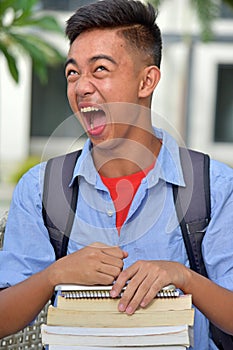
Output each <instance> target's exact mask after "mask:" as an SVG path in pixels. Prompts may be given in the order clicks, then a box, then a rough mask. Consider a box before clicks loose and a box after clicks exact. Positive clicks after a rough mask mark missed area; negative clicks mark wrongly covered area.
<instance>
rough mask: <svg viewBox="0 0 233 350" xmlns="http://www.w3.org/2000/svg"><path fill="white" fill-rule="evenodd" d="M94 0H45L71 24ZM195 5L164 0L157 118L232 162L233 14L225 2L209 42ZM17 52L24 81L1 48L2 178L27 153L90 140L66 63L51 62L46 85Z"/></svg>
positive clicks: (52, 151) (60, 41)
mask: <svg viewBox="0 0 233 350" xmlns="http://www.w3.org/2000/svg"><path fill="white" fill-rule="evenodd" d="M90 2H93V1H87V0H86V1H85V0H83V1H78V0H69V1H63V0H43V1H41V9H42V10H44V11H53V13H54V14H55V15H56V16H57V17H58V18H59V20H60V21H61V22H62V23H64V24H65V21H66V20H67V19H68V18H69V16H70V14H71V13H72V12H73V11H74V10H75V9H76V8H77V7H78V6H81V5H83V4H85V3H90ZM190 4H191V1H187V0H173V1H164V2H163V4H162V6H161V8H160V13H159V16H158V24H159V25H160V28H161V30H162V36H163V59H162V67H161V74H162V77H161V82H160V83H159V85H158V87H157V90H156V92H155V94H154V98H153V111H154V113H153V121H154V124H155V125H156V124H157V125H158V126H162V127H164V128H166V129H168V131H170V132H172V133H174V135H175V136H177V137H178V138H180V139H181V140H183V141H184V142H185V143H186V145H187V146H189V147H192V148H194V149H197V150H202V151H204V152H208V153H210V154H211V156H212V157H214V158H216V159H219V160H221V161H224V162H226V163H228V164H230V165H233V157H232V153H233V13H232V12H231V11H230V10H229V9H228V8H226V7H224V6H222V11H221V13H220V14H219V19H218V20H217V21H216V22H215V23H214V26H213V29H214V40H213V41H211V42H208V43H203V42H202V41H201V40H200V35H199V33H200V29H199V23H198V20H197V18H196V16H195V12H194V11H193V10H192V9H191V8H190V7H189V6H190ZM50 39H51V40H52V41H53V42H56V43H57V45H58V47H60V48H61V49H62V50H64V52H67V50H68V42H67V40H66V38H65V37H64V38H62V37H59V38H58V37H57V36H54V37H53V36H52V34H51V38H50ZM18 54H19V59H20V61H19V62H20V84H19V85H16V84H15V83H14V82H13V80H12V78H11V77H10V76H9V73H8V70H7V66H6V63H5V61H4V58H3V57H2V56H1V55H0V163H1V176H2V178H3V177H4V176H7V175H6V174H8V173H10V172H11V171H12V170H13V168H14V166H15V165H16V164H18V163H20V162H22V161H23V160H24V159H26V158H27V157H28V156H29V155H32V154H36V155H38V156H39V157H40V158H41V159H42V160H43V159H46V158H48V157H49V156H50V155H56V154H61V153H64V152H67V151H69V150H71V149H73V148H75V147H79V146H80V145H81V144H82V143H83V141H84V132H83V130H82V128H81V126H80V125H79V124H78V123H77V122H76V121H75V118H74V117H73V116H72V112H71V110H70V108H69V105H68V101H67V98H66V81H65V78H64V70H63V66H60V67H56V68H53V67H50V68H49V69H48V85H46V86H44V85H41V83H40V82H39V80H38V78H37V77H36V76H35V74H34V72H33V70H32V65H31V62H30V59H29V58H27V57H24V56H22V54H21V53H18ZM77 136H78V140H77Z"/></svg>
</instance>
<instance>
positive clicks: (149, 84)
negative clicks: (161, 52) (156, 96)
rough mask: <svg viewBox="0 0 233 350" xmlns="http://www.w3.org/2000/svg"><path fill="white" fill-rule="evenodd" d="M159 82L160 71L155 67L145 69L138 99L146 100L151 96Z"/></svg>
mask: <svg viewBox="0 0 233 350" xmlns="http://www.w3.org/2000/svg"><path fill="white" fill-rule="evenodd" d="M159 80H160V70H159V68H158V67H156V66H149V67H145V68H144V70H143V72H142V79H141V81H140V84H139V91H138V97H139V98H146V97H148V96H150V95H152V93H153V91H154V89H155V88H156V86H157V84H158V82H159Z"/></svg>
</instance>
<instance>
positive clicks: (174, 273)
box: [111, 260, 186, 314]
mask: <svg viewBox="0 0 233 350" xmlns="http://www.w3.org/2000/svg"><path fill="white" fill-rule="evenodd" d="M185 270H186V267H185V266H183V265H181V264H179V263H176V262H170V261H145V260H141V261H137V262H136V263H134V264H133V265H132V266H130V267H129V268H127V269H126V270H124V271H122V272H121V273H120V274H119V276H118V278H117V280H116V282H115V284H114V286H113V288H112V290H111V296H112V297H117V296H118V295H119V294H120V292H121V290H122V288H123V287H124V286H125V285H126V284H127V283H128V284H127V287H126V289H125V291H124V293H123V296H122V297H121V300H120V302H119V305H118V309H119V311H122V312H126V313H127V314H133V313H134V312H135V310H136V309H137V308H138V307H139V306H141V307H146V306H147V305H148V304H149V303H150V302H151V301H152V300H153V298H154V297H155V296H156V294H157V293H158V292H159V291H160V290H161V289H162V288H163V287H165V286H166V285H168V284H171V283H172V284H174V285H175V286H176V287H177V288H181V286H182V285H183V284H184V280H185V277H184V272H185ZM181 289H182V288H181Z"/></svg>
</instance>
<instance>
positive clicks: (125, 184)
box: [101, 162, 155, 234]
mask: <svg viewBox="0 0 233 350" xmlns="http://www.w3.org/2000/svg"><path fill="white" fill-rule="evenodd" d="M154 165H155V162H153V164H152V165H150V166H149V167H148V168H146V169H144V170H141V171H139V172H137V173H135V174H132V175H127V176H121V177H113V178H109V177H104V176H101V179H102V181H103V183H104V184H105V186H106V187H107V188H108V189H109V192H110V195H111V197H112V200H113V202H114V206H115V210H116V227H117V229H118V233H119V234H120V229H121V226H122V225H123V223H124V221H125V219H126V217H127V215H128V211H129V208H130V205H131V203H132V201H133V198H134V196H135V193H136V192H137V189H138V187H139V185H140V183H141V181H142V179H143V178H144V177H145V176H146V175H147V174H148V172H149V171H150V170H151V169H152V168H153V167H154Z"/></svg>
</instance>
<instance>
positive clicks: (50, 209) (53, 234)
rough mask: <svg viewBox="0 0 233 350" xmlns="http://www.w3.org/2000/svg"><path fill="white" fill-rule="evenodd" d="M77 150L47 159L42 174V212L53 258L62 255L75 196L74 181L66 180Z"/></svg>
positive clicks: (71, 171) (78, 153)
mask: <svg viewBox="0 0 233 350" xmlns="http://www.w3.org/2000/svg"><path fill="white" fill-rule="evenodd" d="M80 154H81V150H79V151H75V152H72V153H69V154H66V155H62V156H59V157H55V158H52V159H49V160H48V162H47V164H46V168H45V176H44V189H43V202H42V214H43V219H44V223H45V226H46V227H47V229H48V232H49V236H50V241H51V244H52V246H53V248H54V251H55V256H56V259H59V258H61V257H63V256H65V255H66V253H67V247H68V242H69V237H70V232H71V229H72V225H73V220H74V216H75V210H76V205H77V197H78V180H77V179H76V180H75V181H74V183H73V184H72V186H70V182H71V179H72V176H73V170H74V167H75V164H76V162H77V159H78V157H79V156H80Z"/></svg>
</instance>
